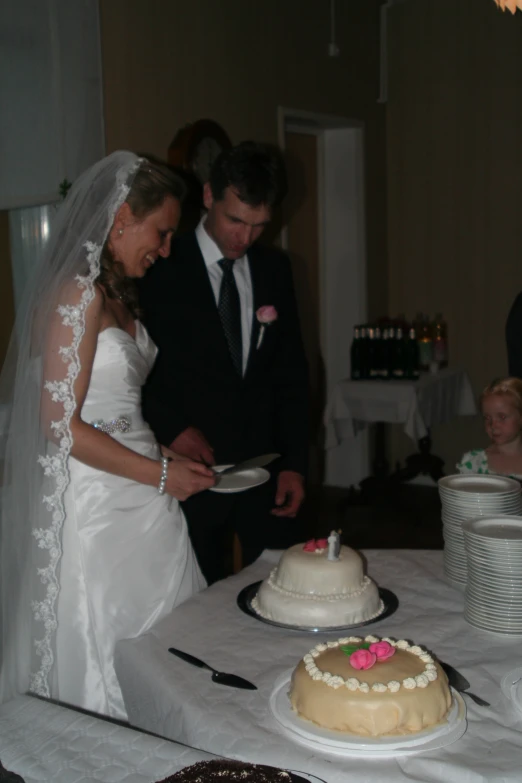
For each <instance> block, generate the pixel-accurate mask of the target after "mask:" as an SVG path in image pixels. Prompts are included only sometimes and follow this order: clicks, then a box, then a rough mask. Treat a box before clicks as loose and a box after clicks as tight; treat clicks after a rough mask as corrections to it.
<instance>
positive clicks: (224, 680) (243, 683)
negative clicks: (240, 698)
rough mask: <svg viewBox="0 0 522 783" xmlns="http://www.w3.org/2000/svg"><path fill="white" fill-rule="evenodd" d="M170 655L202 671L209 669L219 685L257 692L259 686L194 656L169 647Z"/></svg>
mask: <svg viewBox="0 0 522 783" xmlns="http://www.w3.org/2000/svg"><path fill="white" fill-rule="evenodd" d="M169 653H172V655H175V656H176V657H178V658H181V660H182V661H186V662H187V663H191V664H192V665H193V666H197V667H198V668H200V669H208V670H209V671H210V672H212V680H213V681H214V682H217V683H219V685H230V687H231V688H243V689H244V690H247V691H257V685H253V684H252V683H251V682H248V680H244V679H243V677H238V676H237V674H227V673H226V672H218V671H217V669H213V668H212V666H209V665H208V663H204V662H203V661H200V660H199V658H196V657H195V656H194V655H190V654H189V653H186V652H182V651H181V650H176V648H175V647H169Z"/></svg>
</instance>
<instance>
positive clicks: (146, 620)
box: [53, 321, 205, 720]
mask: <svg viewBox="0 0 522 783" xmlns="http://www.w3.org/2000/svg"><path fill="white" fill-rule="evenodd" d="M156 352H157V349H156V346H155V345H154V344H153V342H152V341H151V339H150V337H149V335H148V334H147V331H146V330H145V328H144V327H143V326H142V324H141V323H140V322H139V321H136V339H135V340H134V339H133V338H132V337H131V336H130V335H129V334H128V333H127V332H125V331H123V330H122V329H118V328H113V327H110V328H108V329H105V330H104V331H102V332H101V333H100V335H99V337H98V346H97V350H96V355H95V359H94V364H93V369H92V376H91V381H90V386H89V391H88V394H87V397H86V400H85V403H84V406H83V409H82V419H83V420H84V421H86V422H89V423H95V422H98V423H99V424H98V426H102V425H101V423H103V425H104V427H105V431H107V425H108V424H109V429H112V430H113V431H112V432H110V434H111V435H112V437H114V438H115V439H117V440H118V441H120V442H121V443H123V444H124V445H125V446H127V447H128V448H130V449H133V450H134V451H137V452H139V453H140V454H144V455H146V456H148V457H152V458H154V459H159V456H160V453H159V447H158V445H157V443H156V440H155V438H154V435H153V433H152V431H151V429H150V428H149V427H148V425H147V424H146V423H145V422H144V421H143V418H142V415H141V387H142V385H143V383H144V382H145V379H146V377H147V375H148V373H149V371H150V369H151V367H152V364H153V362H154V359H155V356H156ZM111 422H113V425H112V427H111V425H110V423H111ZM114 422H115V424H114ZM102 428H103V426H102ZM127 428H128V431H126V432H125V431H122V430H125V429H127ZM69 469H70V484H69V486H68V488H67V491H66V494H65V508H66V519H65V524H64V529H63V555H62V558H61V564H60V593H59V598H58V602H57V618H58V630H57V635H56V666H55V668H54V678H55V679H54V683H53V685H54V687H53V694H57V698H58V699H59V700H60V701H62V702H65V703H69V704H73V705H75V706H78V707H83V708H85V709H87V710H91V711H93V712H98V713H103V714H105V715H110V716H112V717H114V718H120V719H123V720H125V719H126V712H125V706H124V703H123V698H122V694H121V690H120V687H119V684H118V680H117V678H116V674H115V671H114V663H113V656H114V646H115V643H116V642H117V641H118V640H120V639H126V638H129V637H135V636H138V635H139V634H142V633H145V632H146V631H147V630H148V629H149V628H150V627H151V626H152V625H153V624H154V623H156V622H157V621H158V620H160V619H161V618H163V617H165V615H167V614H168V613H169V612H170V611H171V610H172V609H173V607H174V606H176V605H177V604H179V603H181V602H182V601H184V600H186V599H187V598H189V597H190V596H191V595H193V594H194V593H196V592H198V591H199V590H202V589H203V588H204V587H205V581H204V579H203V577H202V575H201V572H200V570H199V566H198V564H197V562H196V559H195V556H194V553H193V550H192V546H191V544H190V540H189V537H188V531H187V525H186V522H185V518H184V516H183V514H182V512H181V510H180V508H179V504H178V502H177V501H176V500H175V499H174V498H171V497H170V496H169V495H160V494H159V493H158V491H157V489H156V488H155V487H151V486H148V485H144V484H138V483H136V482H134V481H130V480H129V479H125V478H121V477H119V476H115V475H112V474H109V473H104V472H102V471H99V470H96V469H95V468H91V467H89V466H87V465H85V464H84V463H81V462H78V461H77V460H75V459H74V458H72V457H70V458H69Z"/></svg>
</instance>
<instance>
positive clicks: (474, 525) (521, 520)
mask: <svg viewBox="0 0 522 783" xmlns="http://www.w3.org/2000/svg"><path fill="white" fill-rule="evenodd" d="M462 529H463V530H464V531H466V532H467V533H469V535H470V536H472V537H473V538H480V539H482V541H484V540H485V539H488V540H491V541H492V543H497V542H505V541H506V540H509V541H513V543H514V544H515V545H516V544H518V543H519V542H520V543H522V517H516V516H506V515H501V514H499V515H498V516H494V517H481V518H480V519H469V520H467V521H465V522H463V523H462Z"/></svg>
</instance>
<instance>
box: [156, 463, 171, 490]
mask: <svg viewBox="0 0 522 783" xmlns="http://www.w3.org/2000/svg"><path fill="white" fill-rule="evenodd" d="M168 468H169V460H168V458H167V457H162V458H161V478H160V482H159V484H158V492H159V494H160V495H164V494H165V484H166V483H167V471H168Z"/></svg>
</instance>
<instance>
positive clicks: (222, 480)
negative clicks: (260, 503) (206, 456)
mask: <svg viewBox="0 0 522 783" xmlns="http://www.w3.org/2000/svg"><path fill="white" fill-rule="evenodd" d="M230 467H232V466H231V465H214V466H213V467H212V470H214V471H215V473H217V474H219V473H220V472H221V471H222V470H225V469H226V468H230ZM269 478H270V473H269V472H268V470H265V469H264V468H248V469H247V470H239V471H238V472H237V473H227V475H226V476H219V475H218V476H217V477H216V483H215V485H214V486H213V487H210V491H211V492H246V490H247V489H252V487H258V486H260V485H261V484H264V483H265V481H268V479H269Z"/></svg>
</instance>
